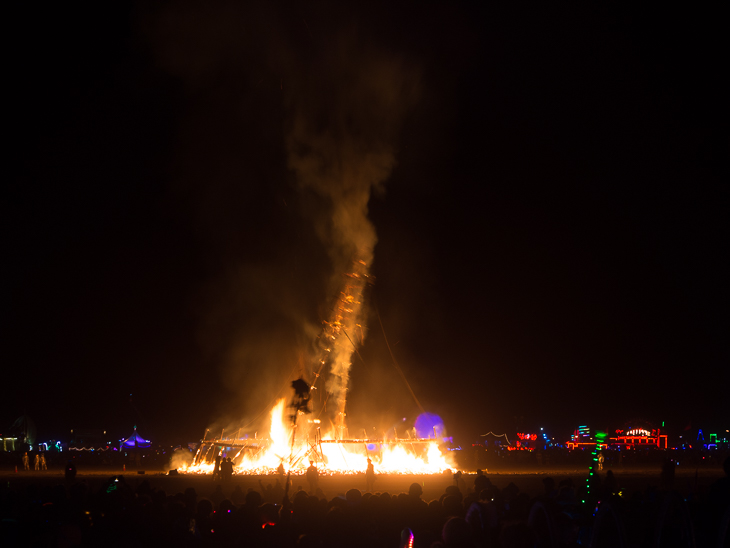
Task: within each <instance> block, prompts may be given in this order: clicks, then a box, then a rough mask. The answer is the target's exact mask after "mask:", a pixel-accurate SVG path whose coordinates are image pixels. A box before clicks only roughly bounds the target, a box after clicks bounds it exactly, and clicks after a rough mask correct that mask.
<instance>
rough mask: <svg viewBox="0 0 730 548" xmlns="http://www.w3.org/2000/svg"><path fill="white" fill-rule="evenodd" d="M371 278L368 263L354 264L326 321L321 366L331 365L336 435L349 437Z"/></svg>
mask: <svg viewBox="0 0 730 548" xmlns="http://www.w3.org/2000/svg"><path fill="white" fill-rule="evenodd" d="M369 279H370V277H369V275H368V266H367V264H366V263H365V261H360V260H358V261H354V263H353V268H352V270H351V272H348V273H346V274H345V276H344V283H343V288H342V290H341V291H340V294H339V296H338V297H337V300H336V302H335V304H334V307H333V310H332V314H331V316H330V319H329V321H325V322H324V327H323V332H322V336H321V337H320V344H321V346H322V353H323V355H322V358H321V360H320V362H321V365H323V366H329V370H330V375H329V377H328V379H327V385H326V389H327V392H328V393H329V394H330V397H331V398H332V400H333V401H332V405H331V408H332V409H333V411H332V412H331V415H332V416H333V423H334V426H335V436H336V437H337V438H339V439H343V438H345V437H347V425H346V420H345V417H346V411H345V408H346V405H347V387H348V384H349V379H350V365H351V360H352V354H353V353H354V352H355V350H356V345H359V344H360V343H362V341H363V339H364V336H365V333H364V327H363V322H362V319H361V316H362V308H363V296H364V295H363V292H364V289H365V286H366V284H367V282H368V280H369Z"/></svg>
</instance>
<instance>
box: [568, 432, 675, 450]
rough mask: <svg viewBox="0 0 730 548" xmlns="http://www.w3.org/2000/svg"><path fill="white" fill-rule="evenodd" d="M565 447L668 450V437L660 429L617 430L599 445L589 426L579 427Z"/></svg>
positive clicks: (572, 448)
mask: <svg viewBox="0 0 730 548" xmlns="http://www.w3.org/2000/svg"><path fill="white" fill-rule="evenodd" d="M565 446H566V447H567V448H568V449H571V450H574V449H590V450H591V451H592V450H593V449H596V450H598V451H600V450H601V448H602V447H603V448H611V449H619V450H621V449H642V448H646V449H652V448H657V449H666V448H667V435H666V434H662V433H661V429H660V428H639V427H636V428H634V427H627V428H625V429H619V430H616V436H615V437H613V438H608V439H605V438H604V439H602V440H600V442H599V443H597V442H596V440H595V439H594V438H593V436H591V429H590V428H588V427H587V426H579V427H578V428H576V429H575V430H574V431H573V435H572V436H571V438H570V441H568V442H567V443H566V444H565Z"/></svg>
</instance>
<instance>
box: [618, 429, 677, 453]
mask: <svg viewBox="0 0 730 548" xmlns="http://www.w3.org/2000/svg"><path fill="white" fill-rule="evenodd" d="M611 445H612V446H615V447H618V448H622V449H623V448H626V449H640V448H643V447H647V448H651V447H657V448H658V449H666V448H667V435H666V434H662V433H661V429H660V428H652V429H651V430H648V429H646V428H628V429H626V430H616V437H615V438H611Z"/></svg>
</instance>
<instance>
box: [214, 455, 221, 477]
mask: <svg viewBox="0 0 730 548" xmlns="http://www.w3.org/2000/svg"><path fill="white" fill-rule="evenodd" d="M220 478H221V454H220V452H219V453H218V454H217V455H216V456H215V468H214V469H213V481H216V480H219V479H220Z"/></svg>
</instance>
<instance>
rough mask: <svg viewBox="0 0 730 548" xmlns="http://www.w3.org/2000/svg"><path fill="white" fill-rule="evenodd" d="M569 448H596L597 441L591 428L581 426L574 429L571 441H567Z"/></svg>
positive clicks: (566, 444)
mask: <svg viewBox="0 0 730 548" xmlns="http://www.w3.org/2000/svg"><path fill="white" fill-rule="evenodd" d="M565 446H566V447H567V448H568V449H571V450H572V449H594V448H595V446H596V442H595V441H593V438H592V437H591V429H590V428H588V427H587V426H579V427H578V428H576V429H575V430H574V431H573V435H572V436H571V437H570V441H568V442H566V443H565Z"/></svg>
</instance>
